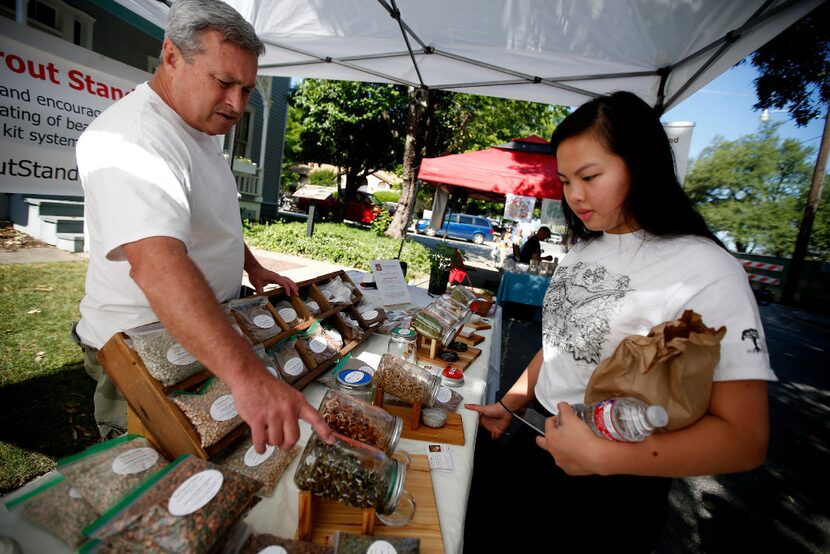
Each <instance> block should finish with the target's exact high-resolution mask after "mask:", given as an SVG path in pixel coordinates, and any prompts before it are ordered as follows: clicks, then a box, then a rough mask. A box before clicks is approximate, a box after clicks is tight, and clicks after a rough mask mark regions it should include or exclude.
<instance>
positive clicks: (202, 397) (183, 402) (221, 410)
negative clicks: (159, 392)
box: [170, 377, 242, 448]
mask: <svg viewBox="0 0 830 554" xmlns="http://www.w3.org/2000/svg"><path fill="white" fill-rule="evenodd" d="M170 399H171V400H173V402H175V403H176V405H177V406H178V407H179V408H181V410H182V412H184V415H185V416H187V419H189V420H190V422H191V423H192V424H193V427H195V428H196V432H197V433H199V437H200V438H201V440H202V446H203V447H205V448H207V447H208V446H213V445H214V444H216V443H217V442H219V440H220V439H221V438H222V437H224V436H225V435H227V434H228V433H230V432H231V431H233V430H234V429H235V428H236V426H237V425H240V424H241V423H242V418H241V417H240V416H239V412H238V411H237V410H236V404H234V402H233V395H232V394H231V389H230V387H228V385H226V384H225V383H223V382H222V381H220V380H219V379H217V378H216V377H211V378H210V379H208V380H207V381H205V382H204V384H203V385H202V386H201V387H200V388H199V390H198V391H196V392H188V391H175V392H173V393H171V394H170Z"/></svg>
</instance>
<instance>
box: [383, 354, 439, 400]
mask: <svg viewBox="0 0 830 554" xmlns="http://www.w3.org/2000/svg"><path fill="white" fill-rule="evenodd" d="M373 380H374V383H375V386H376V387H382V388H383V391H384V392H388V393H389V394H391V395H392V396H396V397H397V398H400V399H401V400H403V401H405V402H409V403H410V404H414V403H415V402H418V401H420V402H421V406H423V407H424V408H432V407H433V406H435V404H436V402H437V400H436V398H437V396H438V390H439V389H440V388H441V377H439V376H438V375H433V374H431V373H430V372H429V371H427V370H426V369H424V368H422V367H419V366H417V365H415V364H411V363H409V362H407V361H406V360H403V359H401V358H398V357H397V356H391V355H389V354H384V355H383V357H382V358H381V359H380V365H378V369H377V371H376V372H375V376H374V377H373Z"/></svg>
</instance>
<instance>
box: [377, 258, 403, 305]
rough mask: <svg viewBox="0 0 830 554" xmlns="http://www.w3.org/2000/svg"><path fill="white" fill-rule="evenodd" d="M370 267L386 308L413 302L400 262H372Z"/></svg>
mask: <svg viewBox="0 0 830 554" xmlns="http://www.w3.org/2000/svg"><path fill="white" fill-rule="evenodd" d="M369 265H370V267H371V268H372V275H373V276H374V279H375V284H376V285H377V287H378V293H380V299H381V303H382V304H383V305H384V306H394V305H396V304H409V303H411V302H412V299H411V298H410V297H409V290H408V289H407V286H406V280H405V279H404V276H403V271H402V270H401V262H400V261H399V260H372V261H371V262H369Z"/></svg>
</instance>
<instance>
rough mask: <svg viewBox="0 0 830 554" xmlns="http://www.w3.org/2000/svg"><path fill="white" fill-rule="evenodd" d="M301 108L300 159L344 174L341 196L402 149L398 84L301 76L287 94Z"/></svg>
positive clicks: (402, 97) (403, 110)
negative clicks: (326, 165)
mask: <svg viewBox="0 0 830 554" xmlns="http://www.w3.org/2000/svg"><path fill="white" fill-rule="evenodd" d="M292 103H293V105H294V106H295V107H296V108H297V109H298V111H299V112H300V114H301V124H302V131H301V133H300V148H301V151H302V154H301V155H302V158H303V161H313V162H321V163H331V164H334V165H337V166H339V167H340V168H342V170H343V171H344V173H345V174H346V187H345V193H344V194H342V195H340V197H341V199H342V200H343V201H346V200H348V199H352V198H354V197H355V195H356V193H357V188H358V187H359V186H360V184H361V183H362V182H363V180H364V178H365V177H366V176H367V175H369V174H371V173H372V172H374V171H377V170H380V169H391V168H393V167H394V166H395V164H396V163H397V160H399V159H400V157H401V154H402V150H403V136H404V124H405V114H406V93H405V91H404V90H403V89H402V88H401V87H398V86H394V85H386V84H379V83H361V82H356V81H326V80H320V79H306V80H304V81H303V82H302V84H301V85H300V86H299V87H298V88H297V90H296V92H295V94H294V95H293V98H292Z"/></svg>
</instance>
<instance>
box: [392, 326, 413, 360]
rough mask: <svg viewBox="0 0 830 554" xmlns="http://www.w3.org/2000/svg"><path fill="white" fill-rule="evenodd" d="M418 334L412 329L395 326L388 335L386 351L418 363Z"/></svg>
mask: <svg viewBox="0 0 830 554" xmlns="http://www.w3.org/2000/svg"><path fill="white" fill-rule="evenodd" d="M417 338H418V334H417V333H416V332H415V331H413V330H412V329H406V328H403V327H395V328H394V329H392V333H391V334H390V335H389V346H388V347H387V349H386V351H387V352H388V353H389V354H392V355H393V356H397V357H398V358H403V359H404V360H406V361H407V362H409V363H411V364H415V363H418V341H417V340H416V339H417Z"/></svg>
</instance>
